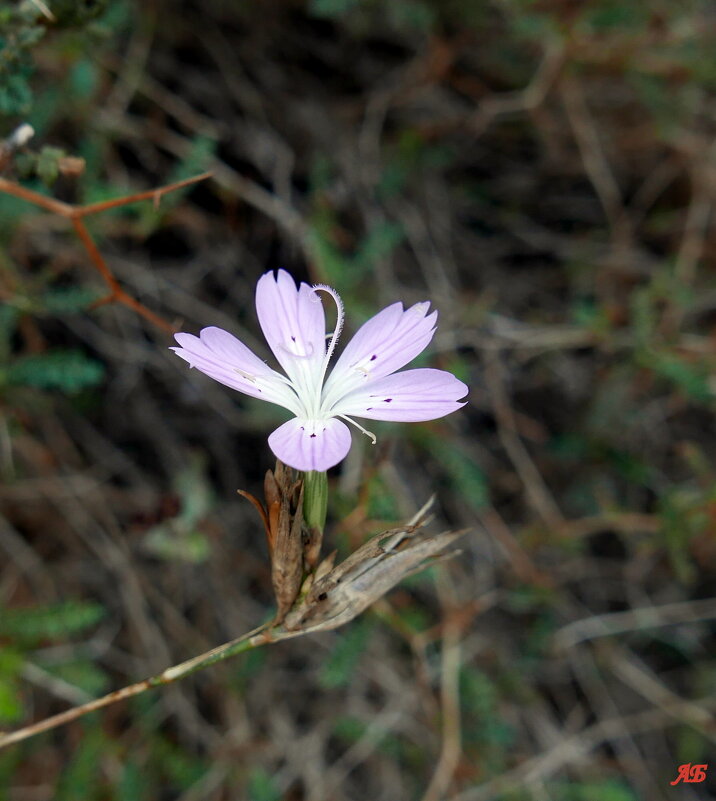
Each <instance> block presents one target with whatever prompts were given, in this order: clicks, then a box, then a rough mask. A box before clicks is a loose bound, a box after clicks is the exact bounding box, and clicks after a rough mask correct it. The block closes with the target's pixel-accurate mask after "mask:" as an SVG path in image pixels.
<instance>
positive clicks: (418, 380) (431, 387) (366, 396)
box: [333, 367, 468, 423]
mask: <svg viewBox="0 0 716 801" xmlns="http://www.w3.org/2000/svg"><path fill="white" fill-rule="evenodd" d="M467 393H468V388H467V386H466V385H465V384H463V383H462V381H459V380H458V379H457V378H455V376H454V375H453V374H452V373H448V372H447V371H445V370H433V369H432V368H429V367H421V368H418V369H416V370H404V371H403V372H402V373H395V374H394V375H388V376H385V377H384V378H379V379H378V380H377V381H371V382H370V384H369V385H368V386H366V387H362V388H361V389H357V390H354V391H353V392H351V393H350V394H348V395H345V396H344V397H342V398H341V399H340V401H339V402H338V403H337V404H336V405H335V407H334V409H333V414H347V415H355V416H356V417H367V418H369V419H371V420H397V421H401V422H404V423H414V422H418V421H420V420H435V419H436V418H437V417H444V416H445V415H446V414H450V413H451V412H455V411H457V410H458V409H459V408H461V407H462V406H464V405H465V403H460V402H458V401H459V398H462V397H464V396H465V395H467Z"/></svg>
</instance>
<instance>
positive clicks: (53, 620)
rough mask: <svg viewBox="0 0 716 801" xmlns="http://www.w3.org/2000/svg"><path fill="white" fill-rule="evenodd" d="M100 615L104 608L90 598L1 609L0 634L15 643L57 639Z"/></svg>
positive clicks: (86, 626) (76, 631)
mask: <svg viewBox="0 0 716 801" xmlns="http://www.w3.org/2000/svg"><path fill="white" fill-rule="evenodd" d="M103 617H104V608H103V607H102V606H100V605H99V604H97V603H93V602H91V601H65V602H64V603H58V604H51V605H47V606H34V607H32V606H28V607H23V608H17V609H16V608H11V609H0V636H5V637H12V638H13V639H14V640H16V641H18V642H35V641H37V640H42V639H58V638H63V637H68V636H71V635H73V634H79V633H81V632H83V631H85V630H86V629H89V628H92V627H93V626H95V625H96V624H97V623H98V622H99V621H100V620H101V619H102V618H103Z"/></svg>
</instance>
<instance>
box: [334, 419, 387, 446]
mask: <svg viewBox="0 0 716 801" xmlns="http://www.w3.org/2000/svg"><path fill="white" fill-rule="evenodd" d="M336 417H342V418H343V419H344V420H345V421H346V422H347V423H351V424H352V425H354V426H355V427H356V428H357V429H358V430H359V431H362V432H363V433H364V434H365V435H366V437H370V439H371V440H372V441H373V445H375V443H376V442H377V441H378V438H377V437H376V436H375V434H374V433H373V432H372V431H368V429H367V428H363V426H362V425H361V424H360V423H356V421H355V420H354V419H353V418H352V417H348V415H347V414H337V415H336Z"/></svg>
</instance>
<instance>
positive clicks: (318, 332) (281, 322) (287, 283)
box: [256, 270, 326, 395]
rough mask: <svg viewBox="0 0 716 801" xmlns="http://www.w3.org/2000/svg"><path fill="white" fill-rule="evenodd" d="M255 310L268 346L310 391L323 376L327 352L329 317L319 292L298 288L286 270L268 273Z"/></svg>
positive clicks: (304, 389)
mask: <svg viewBox="0 0 716 801" xmlns="http://www.w3.org/2000/svg"><path fill="white" fill-rule="evenodd" d="M256 313H257V315H258V318H259V324H260V325H261V330H262V331H263V333H264V336H265V337H266V341H267V342H268V344H269V347H270V348H271V350H272V351H273V352H274V355H275V356H276V358H277V359H278V361H279V364H280V365H281V366H282V367H283V369H284V370H285V371H286V374H287V375H288V377H289V378H290V379H291V380H292V381H293V382H294V383H295V384H296V385H297V387H298V388H299V389H300V390H301V391H302V394H303V392H306V393H307V394H309V395H311V394H312V393H313V391H314V390H316V387H317V384H318V382H319V381H320V380H321V368H322V365H323V359H324V356H325V354H326V319H325V314H324V312H323V304H322V303H321V299H320V298H319V296H318V294H317V293H316V292H315V291H314V290H313V289H312V288H311V287H310V286H308V284H303V283H302V284H301V286H300V287H299V288H296V282H295V281H294V280H293V278H292V277H291V276H290V275H289V274H288V273H287V272H286V271H285V270H279V271H278V274H277V275H276V277H274V274H273V273H272V272H270V273H265V274H264V275H262V276H261V278H260V279H259V282H258V284H257V285H256Z"/></svg>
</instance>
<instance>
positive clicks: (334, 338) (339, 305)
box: [313, 284, 343, 408]
mask: <svg viewBox="0 0 716 801" xmlns="http://www.w3.org/2000/svg"><path fill="white" fill-rule="evenodd" d="M313 289H314V291H315V292H327V293H328V294H329V295H330V296H331V297H332V298H333V301H334V302H335V304H336V312H337V316H336V327H335V328H334V330H333V333H332V334H331V338H330V341H329V343H328V347H327V348H326V355H325V356H324V358H323V364H322V365H321V375H320V380H319V381H318V384H317V388H318V393H317V396H316V398H315V404H316V408H319V407H320V405H321V391H322V389H323V379H324V378H325V377H326V370H327V369H328V363H329V362H330V360H331V356H332V355H333V351H334V350H335V347H336V342H338V337H339V336H340V335H341V330H342V328H343V301H342V300H341V297H340V295H339V294H338V293H337V292H336V290H335V289H333V288H332V287H330V286H326V285H325V284H315V285H314V287H313ZM315 297H316V298H318V295H316V296H315Z"/></svg>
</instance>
